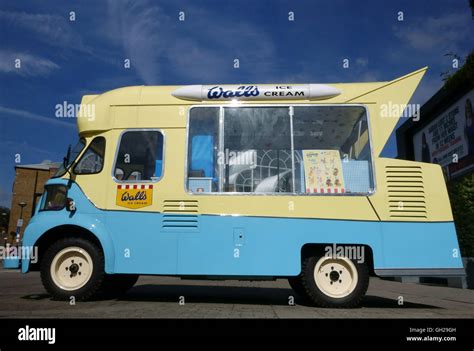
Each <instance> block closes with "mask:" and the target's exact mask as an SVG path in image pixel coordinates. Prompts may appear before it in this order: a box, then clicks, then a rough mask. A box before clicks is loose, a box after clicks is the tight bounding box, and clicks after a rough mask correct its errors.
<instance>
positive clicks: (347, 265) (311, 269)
mask: <svg viewBox="0 0 474 351" xmlns="http://www.w3.org/2000/svg"><path fill="white" fill-rule="evenodd" d="M301 283H302V285H303V286H304V289H305V291H306V295H307V296H308V298H309V299H310V300H311V301H312V302H313V303H314V304H315V305H317V306H320V307H332V308H338V307H345V308H351V307H357V306H359V305H360V303H361V302H362V299H363V297H364V295H365V293H366V292H367V288H368V286H369V270H368V267H367V265H366V264H365V263H359V262H357V261H353V260H350V259H349V258H347V257H335V258H333V257H328V256H322V257H308V258H306V259H304V260H303V264H302V273H301Z"/></svg>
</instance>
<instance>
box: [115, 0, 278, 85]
mask: <svg viewBox="0 0 474 351" xmlns="http://www.w3.org/2000/svg"><path fill="white" fill-rule="evenodd" d="M108 4H109V6H108V24H107V27H108V30H107V32H108V33H109V34H107V35H108V36H109V37H110V38H111V39H112V40H113V41H115V42H116V43H117V44H120V45H121V46H122V47H123V50H124V52H125V57H126V58H130V60H131V65H132V68H133V69H135V70H136V72H137V74H138V76H139V77H140V78H141V79H142V80H143V81H144V82H145V83H147V84H157V83H158V82H159V81H160V78H161V75H163V74H165V73H166V72H162V71H161V70H160V63H161V62H163V61H167V62H168V63H170V64H171V66H173V69H175V73H177V74H178V75H179V76H181V78H182V79H186V80H192V79H193V80H200V81H207V82H210V81H212V80H214V79H215V80H219V81H222V79H225V76H226V74H227V73H228V72H229V71H230V70H232V69H234V68H233V60H234V59H239V60H240V66H241V68H240V69H247V70H249V69H251V70H252V71H254V72H255V74H262V76H263V75H264V73H266V72H269V71H271V70H272V67H273V62H274V61H275V55H274V47H273V43H272V40H271V38H270V37H269V36H268V35H267V34H265V33H264V32H263V31H262V30H260V28H258V27H257V26H255V25H253V24H251V23H246V22H238V23H232V24H229V23H226V22H225V19H223V18H220V17H219V16H215V14H213V13H211V12H209V10H201V9H197V8H193V7H190V6H188V7H187V10H186V16H187V17H186V21H190V20H191V18H192V25H190V24H188V22H179V21H178V14H176V18H171V17H169V16H168V15H166V14H164V13H163V11H162V10H161V8H160V7H158V6H156V5H155V4H154V3H151V2H148V1H146V0H143V1H134V2H132V1H112V0H110V1H109V3H108ZM190 16H192V17H190ZM220 29H222V30H220ZM224 29H225V30H224ZM177 36H179V40H176V37H177ZM244 48H245V51H243V49H244ZM222 53H225V54H226V55H227V56H225V57H224V56H222Z"/></svg>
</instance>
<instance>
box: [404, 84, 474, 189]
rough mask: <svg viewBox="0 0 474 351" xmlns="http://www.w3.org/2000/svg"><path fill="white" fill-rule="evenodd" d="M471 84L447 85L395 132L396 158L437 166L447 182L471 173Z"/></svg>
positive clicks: (473, 166)
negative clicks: (417, 117) (435, 164)
mask: <svg viewBox="0 0 474 351" xmlns="http://www.w3.org/2000/svg"><path fill="white" fill-rule="evenodd" d="M473 107H474V80H471V81H468V80H467V81H466V82H465V84H460V83H458V84H449V81H448V84H446V85H445V86H444V87H443V88H441V89H440V90H439V91H438V92H437V93H436V94H435V95H433V97H432V98H431V99H430V100H428V102H426V103H425V104H424V105H423V106H422V107H421V109H420V113H419V120H418V119H413V118H410V119H408V120H407V121H406V122H405V123H404V124H403V125H402V126H400V128H398V129H397V147H398V158H401V159H405V160H415V161H422V162H430V163H437V164H439V165H440V166H442V167H443V170H444V172H445V175H446V178H447V180H452V179H456V178H459V177H462V176H464V175H467V174H470V173H472V172H473V171H474V109H473Z"/></svg>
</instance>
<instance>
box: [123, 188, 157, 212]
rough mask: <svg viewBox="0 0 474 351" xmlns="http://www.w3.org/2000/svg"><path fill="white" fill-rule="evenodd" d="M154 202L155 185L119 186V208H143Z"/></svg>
mask: <svg viewBox="0 0 474 351" xmlns="http://www.w3.org/2000/svg"><path fill="white" fill-rule="evenodd" d="M152 202H153V185H117V197H116V204H117V206H121V207H126V208H132V209H137V208H142V207H147V206H150V205H151V204H152Z"/></svg>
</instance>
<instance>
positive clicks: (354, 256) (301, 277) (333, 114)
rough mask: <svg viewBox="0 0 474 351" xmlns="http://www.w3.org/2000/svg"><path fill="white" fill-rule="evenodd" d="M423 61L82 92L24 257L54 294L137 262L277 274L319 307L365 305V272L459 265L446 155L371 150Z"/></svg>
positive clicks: (91, 289)
mask: <svg viewBox="0 0 474 351" xmlns="http://www.w3.org/2000/svg"><path fill="white" fill-rule="evenodd" d="M425 70H426V69H421V70H418V71H415V72H412V73H410V74H408V75H405V76H403V77H400V78H397V79H394V80H392V81H388V82H375V83H350V84H347V83H346V84H296V85H295V84H274V85H270V84H239V85H219V84H216V85H193V86H135V87H125V88H120V89H116V90H112V91H109V92H105V93H103V94H100V95H88V96H84V97H83V100H82V106H83V110H84V111H89V112H90V111H93V112H94V113H93V115H89V116H81V115H79V116H78V118H77V125H78V141H77V144H76V145H75V146H74V147H73V148H70V149H69V152H68V153H67V156H66V157H65V159H64V164H63V166H62V167H61V168H60V169H59V170H58V172H57V173H56V175H55V176H54V177H53V178H51V179H50V180H49V181H48V182H47V184H46V186H45V192H44V194H43V196H42V198H41V201H40V202H39V204H38V207H37V209H36V211H35V214H34V216H33V218H32V219H31V221H30V222H29V224H28V226H27V228H26V231H25V234H24V237H23V240H22V243H21V245H22V246H23V247H32V248H33V247H34V248H37V250H38V260H36V261H35V262H33V261H31V260H30V259H28V258H22V259H21V260H20V264H21V270H22V272H24V273H26V272H29V271H40V272H41V279H42V282H43V284H44V287H45V288H46V290H47V291H48V292H49V293H50V294H51V295H52V296H53V298H55V299H69V298H70V297H71V296H74V297H75V298H76V299H78V300H86V299H89V298H91V297H92V296H93V295H95V294H96V293H98V292H100V291H106V292H109V293H110V292H112V293H121V292H124V291H126V290H127V289H130V288H131V287H132V286H133V285H134V284H135V282H136V281H137V278H138V276H139V275H168V276H178V277H184V278H195V279H249V280H256V279H278V278H284V279H288V281H289V283H290V285H291V287H292V288H293V289H294V291H295V292H296V294H299V295H300V296H301V297H303V298H305V299H307V300H308V301H310V302H312V303H313V304H315V305H317V306H323V307H354V306H357V305H360V304H361V301H362V299H363V297H364V295H365V293H366V291H367V288H368V284H369V276H370V275H376V276H379V277H399V276H443V277H449V276H460V275H463V274H464V270H463V265H462V261H461V258H460V253H459V246H458V240H457V236H456V231H455V227H454V223H453V216H452V213H451V208H450V203H449V198H448V193H447V191H446V186H445V181H444V178H443V173H442V170H441V168H440V166H438V165H435V164H427V163H420V162H411V161H404V160H400V159H390V158H384V157H381V156H380V155H381V152H382V149H383V148H384V145H385V144H386V142H387V139H388V138H389V136H390V134H391V133H392V131H393V129H394V127H395V126H396V124H397V122H398V121H399V119H400V115H401V113H402V112H403V107H404V106H406V105H407V103H408V102H409V100H410V98H411V96H412V94H413V92H414V90H415V89H416V87H417V85H418V84H419V82H420V80H421V78H422V76H423V74H424V72H425ZM387 105H390V106H398V107H401V108H400V109H399V111H398V112H396V113H391V114H388V115H387V113H382V111H385V112H386V108H387ZM91 106H92V107H93V108H91ZM86 107H87V108H86ZM384 109H385V110H384Z"/></svg>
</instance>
